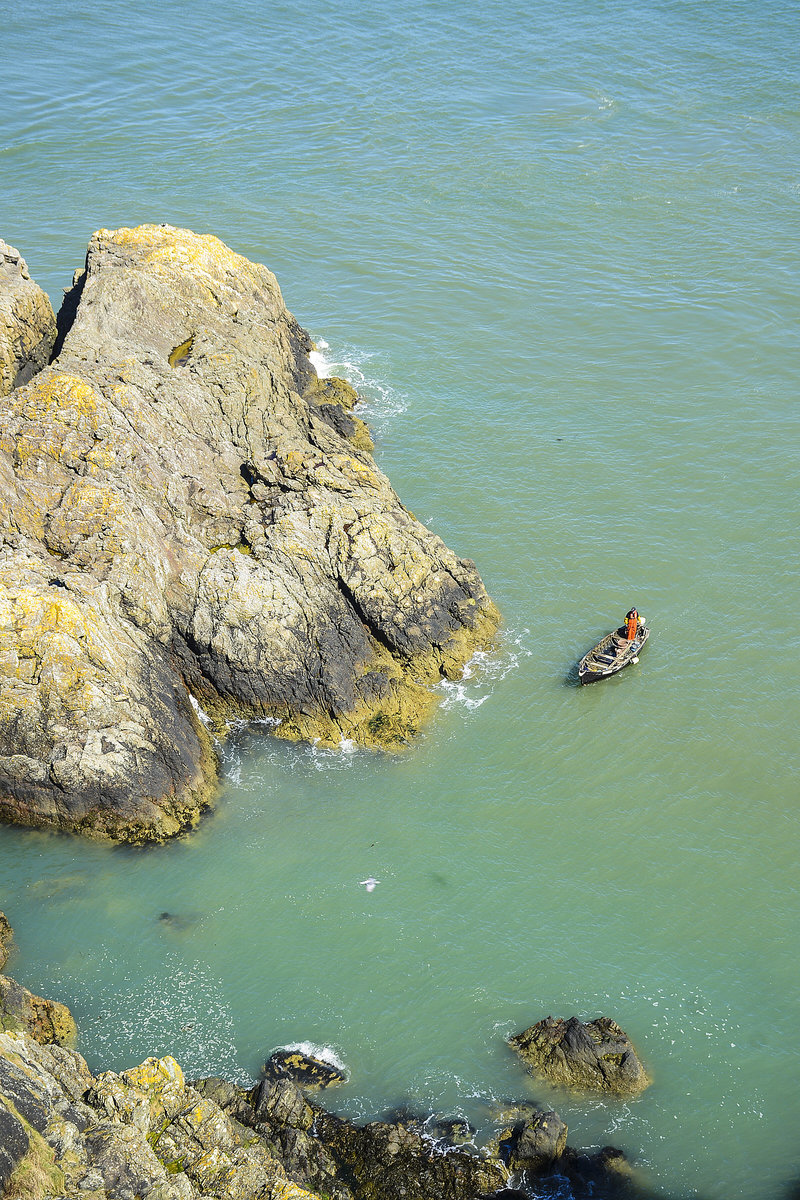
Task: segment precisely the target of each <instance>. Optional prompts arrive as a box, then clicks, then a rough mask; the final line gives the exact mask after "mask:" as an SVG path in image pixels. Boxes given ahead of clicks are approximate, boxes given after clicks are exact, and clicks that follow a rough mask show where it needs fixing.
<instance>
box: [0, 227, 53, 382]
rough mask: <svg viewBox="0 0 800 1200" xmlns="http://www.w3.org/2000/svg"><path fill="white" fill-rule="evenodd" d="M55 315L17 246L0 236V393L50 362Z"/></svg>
mask: <svg viewBox="0 0 800 1200" xmlns="http://www.w3.org/2000/svg"><path fill="white" fill-rule="evenodd" d="M55 340H56V318H55V314H54V312H53V308H52V305H51V304H50V301H49V300H48V298H47V294H46V293H45V292H43V291H42V289H41V288H40V287H39V286H38V284H36V283H34V282H33V280H32V279H31V277H30V275H29V274H28V266H27V263H26V262H25V259H24V258H23V257H22V256H21V255H20V253H19V251H18V250H15V249H14V247H13V246H9V245H8V243H7V242H4V241H3V240H2V239H0V396H7V395H8V394H9V392H11V391H13V390H14V388H15V387H20V386H21V385H22V384H23V383H27V381H28V380H29V379H31V378H32V377H33V376H34V375H36V374H37V373H38V372H39V371H41V370H42V369H43V368H44V367H46V366H47V364H48V362H49V361H50V353H51V351H52V349H53V344H54V342H55Z"/></svg>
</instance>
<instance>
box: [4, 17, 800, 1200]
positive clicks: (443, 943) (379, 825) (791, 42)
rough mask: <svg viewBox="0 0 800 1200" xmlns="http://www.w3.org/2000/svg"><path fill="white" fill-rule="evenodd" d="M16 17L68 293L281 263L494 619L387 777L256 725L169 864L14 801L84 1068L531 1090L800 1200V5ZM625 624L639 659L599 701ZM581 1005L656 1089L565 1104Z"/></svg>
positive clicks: (19, 65)
mask: <svg viewBox="0 0 800 1200" xmlns="http://www.w3.org/2000/svg"><path fill="white" fill-rule="evenodd" d="M6 13H7V21H6V26H5V32H6V41H7V53H6V56H5V62H6V65H5V67H4V74H5V77H6V80H7V83H6V88H5V89H4V90H5V91H6V96H7V102H6V105H5V110H6V111H5V118H6V119H5V121H4V127H3V132H2V138H1V139H0V167H1V168H2V177H3V187H2V209H0V221H1V224H0V236H2V237H4V238H5V239H6V240H7V241H9V242H11V243H12V244H13V245H16V246H17V247H18V248H19V249H20V250H21V252H22V253H23V254H24V255H25V257H26V258H27V261H28V264H29V267H30V271H31V274H32V275H33V277H34V278H35V279H37V281H38V282H40V283H41V284H42V285H43V286H44V287H45V288H46V289H47V290H48V291H49V293H50V295H51V298H52V300H53V302H54V304H55V305H56V306H57V305H58V303H59V298H60V294H61V289H62V288H64V287H66V286H67V285H68V284H69V282H70V278H71V274H72V271H73V270H74V268H75V267H77V266H79V265H81V263H82V261H83V256H84V254H85V246H86V242H87V240H88V237H89V235H90V233H91V232H92V231H93V230H94V229H95V228H97V227H99V226H103V225H105V226H108V227H114V226H117V225H121V224H136V223H138V222H141V221H166V222H169V223H171V224H175V225H183V226H188V227H190V228H193V229H195V230H197V231H198V232H213V233H215V234H217V235H218V236H220V237H221V238H223V240H224V241H226V242H227V243H228V244H229V245H230V246H232V247H233V248H234V249H235V250H237V251H239V252H241V253H243V254H245V255H247V256H248V257H250V258H253V259H257V260H259V261H261V262H264V263H266V264H267V265H268V266H269V267H270V268H271V269H272V270H273V271H274V272H275V273H276V275H277V277H278V279H279V282H280V284H281V287H282V290H283V293H284V296H285V298H286V301H287V304H288V306H289V307H290V309H291V310H292V312H293V313H294V314H295V315H296V317H297V318H298V320H299V321H300V322H301V324H303V325H304V326H305V327H307V328H308V329H309V330H310V332H311V334H312V336H313V337H314V338H315V339H316V340H317V342H318V345H319V348H320V349H319V353H320V363H321V365H322V366H323V367H327V368H328V369H330V370H331V371H332V372H334V373H338V374H344V375H346V376H347V377H348V378H350V379H352V380H353V382H354V383H356V384H357V386H359V388H360V390H361V392H362V394H363V396H364V397H365V402H366V403H365V408H366V411H365V415H366V416H367V419H368V420H369V422H370V425H371V428H372V430H373V433H374V435H375V437H376V443H377V448H376V458H377V459H378V462H379V464H380V465H381V467H382V468H383V469H384V470H385V471H386V472H387V474H388V475H389V477H390V479H391V480H392V483H393V484H394V486H395V488H396V489H397V491H398V493H399V495H400V497H401V499H402V500H403V502H404V503H405V504H406V505H407V506H408V507H409V508H411V509H413V511H414V512H415V514H416V515H417V516H418V517H419V518H420V519H421V520H422V521H424V522H425V523H426V524H428V525H430V526H431V527H432V528H433V529H435V530H436V532H437V533H439V534H440V535H441V536H442V537H443V538H444V539H445V541H446V542H447V543H448V544H449V545H450V546H452V547H453V549H455V550H456V551H457V552H459V553H460V554H462V555H464V556H469V557H470V558H473V559H474V560H475V561H476V563H477V565H478V568H479V570H480V571H481V574H482V575H483V578H484V580H485V582H486V585H487V588H488V590H489V592H490V594H491V595H492V597H493V598H494V599H495V600H496V601H497V603H498V605H499V606H500V608H501V610H502V612H503V614H504V618H505V627H504V631H503V634H502V639H501V642H500V644H499V645H498V647H497V648H496V650H495V651H494V652H493V653H491V654H490V655H487V656H478V657H477V658H476V660H475V661H474V662H473V663H472V664H470V669H469V672H468V677H467V678H465V679H464V680H463V681H461V682H460V683H456V684H446V685H442V688H441V693H442V705H441V708H440V710H439V712H438V715H437V717H436V719H435V721H434V723H433V724H432V725H431V726H430V727H429V728H428V729H427V730H426V731H425V733H424V734H423V735H422V737H421V738H420V740H419V742H418V743H417V744H416V745H415V746H413V747H411V748H409V749H408V750H407V751H406V752H405V753H404V754H403V755H401V756H399V757H397V758H391V757H385V756H376V755H373V754H368V753H365V752H361V751H354V750H353V749H352V748H351V747H348V746H344V747H343V748H342V749H341V750H340V751H337V752H322V751H320V750H317V749H315V748H313V747H312V748H309V747H298V746H292V745H286V744H282V743H280V742H277V741H275V740H274V739H272V738H270V736H269V734H268V732H267V731H266V730H263V729H256V730H253V731H249V732H248V731H245V730H241V731H235V732H233V733H232V735H231V737H230V738H229V740H228V742H227V743H226V745H225V747H224V749H223V752H222V754H223V770H224V784H223V787H222V790H221V795H220V798H219V803H218V806H217V809H216V811H215V812H214V813H213V814H212V815H211V816H209V817H208V819H207V820H206V821H205V822H204V823H203V824H202V825H201V827H200V828H199V829H198V831H197V832H196V833H194V834H193V835H191V836H190V837H187V838H185V839H181V840H180V841H177V842H175V843H174V844H171V845H168V846H165V847H161V848H155V849H150V850H144V851H142V850H131V849H110V848H108V847H101V846H94V845H91V844H84V843H82V842H80V841H78V840H76V839H73V838H66V837H59V836H54V835H46V834H44V835H43V834H37V833H32V832H28V831H22V830H14V829H8V828H3V829H0V907H2V908H3V909H4V910H5V912H6V914H7V915H8V917H9V919H10V920H11V922H12V924H13V925H14V928H15V932H16V937H17V942H18V945H19V952H18V953H17V955H16V956H15V957H14V959H13V960H12V961H11V963H10V964H9V968H8V969H9V970H10V971H11V973H12V974H13V975H14V976H15V977H16V978H18V979H20V980H21V981H22V982H24V983H25V984H26V985H27V986H29V987H31V988H32V989H34V990H36V991H39V992H41V993H42V994H44V995H48V996H52V997H53V998H58V999H62V1000H64V1001H66V1002H67V1003H68V1004H69V1005H70V1007H71V1008H72V1010H73V1012H74V1013H75V1016H76V1018H77V1020H78V1022H79V1025H80V1027H81V1043H80V1047H81V1050H82V1052H83V1053H84V1054H85V1055H86V1057H87V1058H88V1060H89V1062H90V1065H91V1066H92V1067H95V1068H101V1067H112V1068H122V1067H124V1066H126V1065H130V1064H131V1063H133V1062H138V1061H140V1060H141V1059H142V1058H143V1057H144V1056H146V1055H148V1054H154V1053H155V1054H163V1053H167V1052H169V1053H173V1054H174V1055H175V1056H176V1058H177V1059H178V1060H179V1061H180V1062H181V1064H182V1065H183V1067H184V1068H185V1070H186V1072H187V1074H188V1075H189V1076H193V1075H199V1074H204V1073H217V1074H222V1075H226V1076H229V1077H232V1078H237V1079H242V1080H244V1079H251V1078H254V1077H255V1076H256V1075H257V1074H258V1071H259V1068H260V1064H261V1063H262V1062H263V1060H264V1058H265V1057H266V1056H267V1055H268V1054H269V1052H270V1051H271V1050H272V1049H273V1048H275V1047H276V1046H279V1045H284V1044H293V1043H300V1042H308V1043H311V1044H313V1045H314V1046H317V1047H328V1048H329V1049H330V1050H331V1051H333V1052H335V1054H336V1055H337V1056H338V1057H339V1058H340V1059H341V1061H342V1062H344V1063H345V1064H346V1066H347V1069H348V1071H349V1073H350V1083H349V1084H348V1085H347V1087H346V1088H344V1089H341V1090H340V1091H338V1092H336V1093H333V1092H332V1093H330V1095H329V1097H328V1101H329V1102H330V1103H331V1104H332V1105H335V1106H337V1107H339V1108H340V1109H341V1110H342V1111H345V1112H349V1113H351V1114H354V1115H363V1116H374V1115H375V1114H376V1113H379V1112H381V1111H383V1110H385V1109H386V1108H388V1107H392V1106H395V1105H397V1104H399V1103H408V1104H411V1105H413V1106H415V1107H418V1108H419V1109H421V1110H423V1111H426V1112H428V1111H437V1112H447V1113H453V1112H456V1111H458V1112H463V1113H464V1114H465V1115H466V1116H468V1117H469V1119H470V1120H471V1121H472V1122H473V1123H474V1124H475V1125H476V1126H477V1127H478V1129H479V1133H480V1134H483V1133H485V1132H486V1131H487V1130H488V1129H489V1128H490V1127H491V1115H490V1107H491V1103H492V1101H494V1100H497V1099H503V1098H517V1099H523V1098H525V1097H531V1096H533V1097H536V1098H539V1099H546V1100H548V1102H549V1103H552V1104H553V1105H554V1106H555V1107H556V1108H557V1109H558V1111H559V1112H560V1113H561V1115H562V1116H563V1117H564V1119H565V1120H566V1121H567V1122H568V1124H569V1126H570V1142H571V1144H573V1145H575V1146H598V1145H604V1144H609V1143H610V1144H613V1145H616V1146H619V1147H621V1148H622V1149H624V1150H625V1151H626V1152H627V1153H629V1154H630V1155H631V1156H632V1157H633V1158H634V1159H635V1160H636V1161H637V1162H640V1163H642V1164H643V1165H644V1166H645V1167H646V1169H647V1172H648V1174H649V1177H650V1179H651V1180H652V1181H653V1183H654V1184H657V1185H659V1186H660V1187H662V1188H663V1189H665V1190H666V1191H669V1192H670V1193H671V1194H674V1195H681V1196H688V1195H698V1196H700V1197H708V1198H713V1200H723V1198H724V1200H729V1198H730V1197H736V1196H741V1197H743V1198H744V1197H747V1198H748V1200H760V1198H764V1200H767V1198H769V1200H773V1198H775V1200H777V1198H779V1197H782V1196H785V1195H787V1194H788V1188H789V1185H790V1183H791V1181H793V1180H796V1179H797V1178H798V1177H800V1153H798V1151H797V1143H796V1131H797V1127H798V1119H799V1118H800V1099H798V1090H797V1083H796V1080H797V1073H798V1065H799V1063H798V1060H799V1059H800V1049H799V1048H798V1039H797V1027H798V1015H799V1014H798V1004H797V994H798V988H797V958H798V950H799V949H800V938H799V937H798V929H800V889H798V885H797V868H796V863H797V858H798V849H800V847H799V846H798V842H799V841H800V838H798V818H797V804H798V791H799V790H800V789H798V765H797V733H796V725H797V715H796V714H797V682H796V676H797V671H796V661H797V653H798V649H799V648H800V647H799V645H798V642H799V641H800V639H798V635H797V633H796V628H797V624H798V622H797V617H798V601H797V597H798V571H797V561H798V560H797V527H798V517H800V503H798V494H799V493H798V483H800V478H799V477H800V454H799V453H798V417H797V362H798V356H797V352H798V334H797V321H796V314H797V308H798V300H800V295H798V293H800V282H799V278H800V277H798V273H797V270H796V262H797V252H798V240H799V239H798V200H799V199H800V177H799V176H798V172H797V156H796V147H797V145H798V141H799V140H800V116H798V112H797V107H796V105H795V104H794V103H793V101H792V100H791V97H792V96H793V95H794V94H795V92H796V81H797V78H798V68H800V63H798V58H800V51H798V43H797V37H796V15H797V10H796V6H795V5H793V4H790V3H787V2H783V0H765V2H764V3H762V4H760V5H758V6H754V5H744V4H742V3H739V2H738V0H722V2H721V3H719V4H716V5H713V6H712V5H708V4H701V3H691V2H688V0H687V2H685V3H683V2H676V3H674V4H670V5H664V4H660V3H655V2H651V0H646V2H645V3H643V4H638V5H631V4H627V3H600V4H598V5H595V6H584V5H578V4H576V3H574V2H573V0H567V3H565V4H558V5H557V4H555V3H548V2H546V3H544V4H542V5H539V6H536V8H535V11H529V6H516V5H512V6H508V5H500V4H499V3H495V2H492V0H490V2H489V3H488V4H484V5H482V6H480V10H479V11H473V10H471V9H468V8H467V7H466V6H464V5H461V4H455V3H450V2H445V0H441V2H437V3H430V2H429V3H422V2H421V0H412V2H411V3H410V4H406V5H404V6H403V8H402V11H400V10H398V11H395V9H394V8H393V7H392V6H391V5H389V4H388V3H386V0H367V2H366V3H363V4H359V5H354V4H350V3H343V2H338V3H333V2H332V0H331V2H327V3H325V2H322V3H317V4H310V3H306V2H305V0H301V2H300V3H299V4H295V5H292V6H284V5H271V6H268V7H267V8H265V7H264V6H263V5H255V4H250V3H246V2H244V0H238V2H234V3H233V4H231V5H227V6H225V8H224V9H220V8H219V7H218V6H211V5H209V4H207V3H205V0H200V2H199V3H197V4H195V5H193V6H192V19H191V20H190V21H187V19H186V11H185V9H184V8H182V7H179V6H177V5H176V4H174V3H173V0H166V2H164V3H162V4H160V5H158V6H157V7H156V6H155V5H151V4H149V3H145V2H144V0H142V2H141V3H136V4H134V5H131V6H127V7H124V8H122V9H120V7H119V6H110V5H109V6H107V5H105V4H103V3H100V4H97V5H93V6H92V12H91V15H86V14H83V15H81V14H78V13H74V12H69V11H61V10H59V16H58V21H57V22H55V23H54V22H53V21H52V13H51V12H50V9H49V8H48V7H47V6H45V5H44V4H42V3H39V2H38V0H33V2H32V3H30V4H28V5H25V6H22V5H17V4H11V5H10V6H9V5H7V6H6ZM177 34H179V35H180V36H176V35H177ZM631 604H636V605H637V607H638V608H639V610H640V611H641V612H642V613H643V614H644V615H645V616H646V617H647V619H648V621H649V623H650V625H651V628H652V635H651V638H650V642H649V644H648V646H647V647H646V649H645V650H644V652H643V654H642V657H641V661H640V663H639V664H637V665H636V666H635V667H632V668H630V669H629V670H627V671H625V672H624V673H623V674H622V675H620V676H619V677H618V678H616V679H613V680H611V681H609V682H607V683H603V684H601V685H596V686H593V687H591V688H579V687H577V686H576V683H575V677H574V666H575V663H576V661H577V660H578V659H579V658H580V656H581V655H582V654H583V653H584V652H585V651H586V650H587V649H588V648H589V647H590V646H591V645H592V644H593V642H594V641H595V640H597V638H598V637H599V636H600V635H601V634H603V633H604V632H606V630H607V629H608V628H610V626H611V625H612V624H615V623H617V622H618V621H619V620H620V619H621V617H622V615H623V614H624V612H625V611H626V610H627V609H628V608H629V607H630V606H631ZM368 878H375V879H376V880H378V883H377V885H376V886H375V888H374V890H373V891H371V892H368V891H367V889H366V888H365V887H364V886H363V885H362V883H361V881H363V880H366V879H368ZM548 1013H553V1014H554V1015H566V1016H568V1015H572V1014H573V1013H576V1014H578V1015H580V1016H582V1017H584V1018H590V1017H593V1016H596V1015H599V1014H601V1013H602V1014H607V1015H610V1016H613V1017H614V1018H615V1019H616V1020H618V1021H619V1023H620V1024H621V1025H622V1026H623V1028H624V1029H625V1030H626V1031H627V1032H628V1033H629V1034H630V1036H631V1037H632V1039H633V1040H634V1042H635V1043H636V1045H637V1046H638V1047H639V1049H640V1051H641V1054H642V1056H643V1058H644V1059H645V1061H646V1064H647V1066H648V1068H649V1070H650V1071H651V1073H652V1076H653V1079H654V1083H653V1086H652V1087H651V1088H650V1089H649V1090H648V1091H647V1092H645V1093H644V1094H643V1096H642V1097H641V1098H639V1099H638V1100H636V1101H632V1102H629V1103H626V1102H601V1101H599V1100H588V1099H585V1098H584V1099H580V1098H567V1097H562V1096H549V1095H548V1094H547V1093H546V1091H544V1090H543V1089H542V1088H541V1087H537V1086H536V1085H535V1084H534V1083H533V1082H532V1081H531V1080H529V1079H528V1078H527V1077H526V1076H524V1074H523V1073H522V1071H521V1070H520V1068H519V1066H518V1064H517V1063H516V1061H515V1059H514V1057H513V1056H512V1055H511V1053H510V1051H508V1049H507V1048H506V1046H505V1041H504V1039H505V1037H506V1036H507V1035H508V1034H509V1033H512V1032H516V1031H518V1030H520V1029H522V1028H524V1027H525V1026H527V1025H529V1024H531V1023H532V1022H533V1021H535V1020H538V1019H540V1018H541V1017H543V1016H545V1015H547V1014H548Z"/></svg>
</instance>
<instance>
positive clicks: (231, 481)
mask: <svg viewBox="0 0 800 1200" xmlns="http://www.w3.org/2000/svg"><path fill="white" fill-rule="evenodd" d="M20 261H21V260H20ZM2 286H3V277H2V276H0V288H1V287H2ZM51 332H52V330H51ZM0 336H2V335H1V334H0ZM48 336H49V335H48ZM311 349H312V345H311V341H310V339H309V337H308V335H307V334H306V332H305V331H304V330H303V329H302V328H301V327H300V326H299V325H298V323H297V322H296V320H295V319H294V317H293V316H292V315H291V314H290V313H288V312H287V310H286V308H285V305H284V303H283V298H282V296H281V293H280V289H279V288H278V284H277V282H276V280H275V278H274V276H273V275H272V274H271V273H270V272H269V271H268V270H267V269H266V268H265V267H262V266H259V265H258V264H254V263H251V262H249V261H248V260H247V259H244V258H242V257H241V256H240V255H237V254H235V253H234V252H233V251H231V250H229V249H228V248H227V247H226V246H224V245H223V244H222V242H220V241H218V240H217V239H216V238H213V237H200V236H198V235H195V234H193V233H191V232H190V231H187V230H179V229H174V228H172V227H170V226H159V225H148V226H140V227H139V228H137V229H119V230H115V231H110V230H99V231H98V232H97V233H95V234H94V235H93V237H92V238H91V240H90V242H89V248H88V252H87V258H86V264H85V267H84V269H83V270H81V271H78V272H76V276H75V281H74V286H73V288H72V290H71V292H70V293H69V294H68V295H67V297H66V298H65V303H64V306H63V308H62V311H61V313H60V314H59V337H58V344H57V347H56V350H57V355H56V358H55V360H54V361H53V362H52V364H51V365H49V366H46V367H45V368H44V369H43V370H40V371H39V373H38V374H36V375H35V376H34V377H33V378H31V379H30V380H29V381H27V382H26V383H24V385H23V386H17V387H13V384H12V388H13V390H11V391H10V394H9V396H8V397H7V400H6V402H5V404H4V414H3V419H2V423H1V424H0V510H2V532H3V544H2V547H1V548H0V819H3V820H6V821H11V822H16V823H20V824H26V825H33V826H42V827H50V828H57V829H67V830H72V831H76V832H81V833H85V834H88V835H90V836H94V837H102V838H110V839H114V840H120V841H129V842H134V843H138V842H145V841H150V840H163V839H164V838H166V837H170V836H173V835H175V834H177V833H180V832H181V831H183V830H185V829H188V828H191V827H192V825H194V824H195V823H196V822H197V820H198V819H199V817H200V815H201V814H202V812H203V811H204V809H205V808H207V807H208V806H209V805H210V804H212V803H213V800H214V794H215V787H216V782H217V769H218V768H217V758H216V752H215V746H214V738H213V733H212V730H213V731H214V732H216V733H220V732H222V731H224V729H225V727H226V723H227V722H228V721H231V720H240V719H256V720H259V721H262V722H267V723H271V724H272V727H273V729H274V732H275V733H276V734H277V735H278V736H281V737H287V738H296V739H297V738H299V739H304V740H318V741H319V742H320V743H321V744H322V745H326V746H334V745H338V744H339V743H340V742H341V741H342V740H343V739H352V740H353V741H355V742H356V743H358V744H361V745H365V746H376V747H381V748H385V749H390V750H391V749H397V748H399V747H401V746H403V745H404V744H406V743H407V741H408V740H409V739H411V738H413V737H414V736H415V734H416V733H417V732H418V730H419V728H420V726H421V724H422V723H423V721H425V720H426V719H427V718H428V717H429V716H430V714H431V711H432V709H433V707H434V705H435V696H434V693H433V692H432V690H431V687H430V685H431V683H433V682H435V681H436V680H439V679H441V678H442V677H443V676H446V677H454V676H457V675H458V674H459V672H460V670H461V668H462V667H463V665H464V663H465V662H466V661H467V659H468V658H469V657H470V656H471V654H472V653H473V652H474V650H475V649H477V648H478V647H481V646H485V645H487V644H489V643H490V642H491V639H492V637H493V635H494V633H495V631H496V628H497V625H498V622H499V614H498V613H497V610H496V608H495V606H494V605H493V604H492V602H491V600H490V599H489V597H488V596H487V594H486V591H485V589H484V587H483V584H482V582H481V579H480V577H479V575H478V573H477V570H476V568H475V566H474V564H473V563H471V562H470V561H469V560H466V559H460V558H457V557H456V556H455V555H454V554H453V553H452V552H451V551H450V550H449V549H448V548H447V547H446V546H445V545H444V543H443V542H442V541H441V539H439V538H438V537H436V535H435V534H433V533H431V532H430V531H429V530H427V529H426V528H425V527H424V526H422V525H421V524H420V523H419V522H418V521H416V520H415V518H414V517H413V516H412V515H411V514H410V513H409V512H408V510H407V509H405V508H404V506H403V505H402V504H401V502H400V500H399V499H398V497H397V496H396V494H395V493H394V491H393V490H392V488H391V486H390V484H389V482H388V480H387V479H386V477H385V476H384V475H383V474H382V473H381V472H380V471H379V470H378V468H377V467H376V465H375V463H374V460H373V459H372V457H371V455H370V448H371V441H370V439H369V436H368V433H367V431H366V427H365V426H364V425H363V423H362V422H360V421H359V419H358V418H357V417H356V416H355V415H354V413H353V411H352V410H353V406H354V404H355V400H356V396H355V393H354V392H353V389H352V388H351V387H350V386H349V385H348V384H346V383H345V382H344V381H338V380H320V379H318V377H317V375H316V372H315V370H314V367H313V365H312V363H311V359H310V357H309V355H310V352H311ZM19 378H21V375H20V370H19V369H17V374H16V375H15V377H14V379H15V381H16V380H17V379H19ZM209 726H210V727H211V728H210V727H209Z"/></svg>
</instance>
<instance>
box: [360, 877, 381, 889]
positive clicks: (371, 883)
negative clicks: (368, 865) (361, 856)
mask: <svg viewBox="0 0 800 1200" xmlns="http://www.w3.org/2000/svg"><path fill="white" fill-rule="evenodd" d="M379 883H380V879H373V878H372V876H371V875H370V877H369V879H362V880H360V882H359V885H358V886H359V887H365V888H366V889H367V891H368V892H374V891H375V888H376V887H377V886H378V884H379Z"/></svg>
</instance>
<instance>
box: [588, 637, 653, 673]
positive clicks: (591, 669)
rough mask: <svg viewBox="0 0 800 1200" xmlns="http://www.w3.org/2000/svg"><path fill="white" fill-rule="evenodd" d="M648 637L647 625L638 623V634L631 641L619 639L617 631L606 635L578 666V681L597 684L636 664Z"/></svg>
mask: <svg viewBox="0 0 800 1200" xmlns="http://www.w3.org/2000/svg"><path fill="white" fill-rule="evenodd" d="M649 636H650V630H649V628H648V626H647V625H645V624H643V623H640V625H639V632H638V633H637V635H636V637H635V638H634V639H633V641H631V642H629V641H627V639H625V638H623V637H620V634H619V631H618V630H616V629H615V630H614V631H613V632H612V633H607V634H606V636H605V637H604V638H602V639H601V640H600V641H599V642H598V643H597V645H596V646H593V647H592V649H591V650H590V651H589V653H588V654H585V655H584V656H583V658H582V659H581V661H580V662H579V664H578V679H579V680H580V682H581V683H597V682H598V681H599V680H600V679H608V678H609V676H611V675H616V674H618V673H619V672H620V671H621V670H622V669H623V667H628V666H630V664H631V663H633V662H636V660H637V659H638V657H639V652H640V650H641V649H642V647H643V646H644V644H645V642H646V641H647V639H648V638H649Z"/></svg>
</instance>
